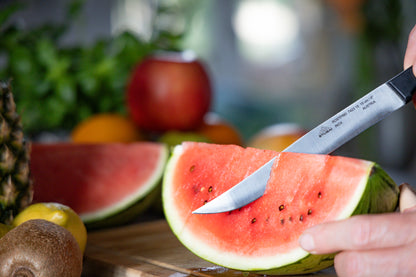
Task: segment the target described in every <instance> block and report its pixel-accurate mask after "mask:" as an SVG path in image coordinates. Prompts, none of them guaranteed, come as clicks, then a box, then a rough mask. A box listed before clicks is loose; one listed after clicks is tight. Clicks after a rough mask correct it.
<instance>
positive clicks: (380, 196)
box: [162, 146, 399, 275]
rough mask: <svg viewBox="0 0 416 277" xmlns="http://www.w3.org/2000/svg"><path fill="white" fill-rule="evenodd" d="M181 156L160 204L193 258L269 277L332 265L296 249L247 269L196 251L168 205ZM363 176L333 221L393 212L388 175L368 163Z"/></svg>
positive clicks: (394, 193)
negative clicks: (288, 255) (280, 258)
mask: <svg viewBox="0 0 416 277" xmlns="http://www.w3.org/2000/svg"><path fill="white" fill-rule="evenodd" d="M181 152H182V148H181V146H177V147H176V148H175V149H174V151H172V153H173V154H172V156H171V157H170V159H169V161H168V163H167V165H166V169H165V174H164V180H163V189H162V201H163V207H164V212H165V217H166V220H167V222H168V224H169V225H170V227H171V229H172V231H173V233H174V234H175V236H176V237H177V238H178V239H179V241H181V243H182V244H183V245H184V246H185V247H187V248H188V249H189V250H190V251H191V252H193V253H194V254H195V255H197V256H199V257H201V258H202V259H204V260H207V261H209V262H212V263H214V264H217V265H220V266H224V267H227V268H231V269H235V270H240V271H250V272H256V273H260V274H270V275H297V274H306V273H312V272H317V271H319V270H322V269H325V268H328V267H330V266H332V265H333V260H334V257H335V254H327V255H313V254H309V253H308V252H306V251H304V250H303V249H301V248H300V247H299V248H298V249H297V250H296V251H294V252H295V254H294V255H295V257H293V258H291V259H289V260H290V262H287V263H286V264H279V263H281V261H276V264H275V265H271V264H270V265H268V266H264V265H263V266H257V267H247V264H246V263H245V262H238V261H237V262H236V261H234V262H233V263H230V261H224V257H221V255H220V254H219V253H217V254H218V255H215V254H214V253H210V252H211V251H208V252H207V251H206V249H203V247H200V248H198V247H196V241H192V239H190V237H191V236H190V234H189V233H188V234H187V232H186V231H187V230H186V227H185V226H184V225H182V226H180V225H179V224H177V222H178V220H179V219H177V215H176V214H175V211H174V210H173V209H171V207H170V206H169V203H168V202H169V197H171V193H170V192H169V190H168V187H169V184H168V182H169V180H170V178H171V176H170V175H171V174H172V172H173V168H174V166H175V163H176V161H177V159H178V158H179V156H180V155H181ZM366 176H367V177H365V178H363V181H362V182H361V184H360V186H359V188H358V189H357V191H356V197H355V198H354V199H356V201H353V202H352V203H351V204H350V205H349V206H348V207H346V208H345V210H344V213H343V214H341V215H340V216H339V218H337V220H341V219H346V218H348V217H351V216H352V215H358V214H372V213H384V212H393V211H394V210H395V209H396V207H397V205H398V195H399V189H398V186H397V185H396V184H395V182H394V181H393V180H392V179H391V178H390V177H389V176H388V174H387V173H386V172H385V171H384V170H383V169H382V168H381V167H380V166H379V165H378V164H376V163H374V162H368V173H367V175H366ZM166 203H168V204H166ZM185 221H186V220H185ZM207 253H209V254H207Z"/></svg>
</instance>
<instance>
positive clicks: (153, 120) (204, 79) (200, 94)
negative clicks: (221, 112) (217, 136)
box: [127, 52, 212, 131]
mask: <svg viewBox="0 0 416 277" xmlns="http://www.w3.org/2000/svg"><path fill="white" fill-rule="evenodd" d="M211 96H212V91H211V83H210V79H209V76H208V73H207V71H206V69H205V67H204V66H203V64H202V63H201V61H199V60H198V59H197V58H196V57H195V55H192V54H191V55H190V54H189V52H170V53H164V54H155V55H153V56H149V57H147V58H145V59H144V60H143V61H142V62H140V63H139V64H138V65H137V66H136V68H135V69H134V70H133V72H132V76H131V79H130V83H129V85H128V90H127V104H128V108H129V111H130V115H131V117H132V119H133V121H134V122H135V123H136V124H137V125H138V126H139V127H140V128H143V129H146V130H150V131H167V130H181V131H184V130H192V129H194V128H196V127H197V126H198V125H199V124H200V123H201V122H202V120H203V118H204V115H205V114H206V113H207V112H208V110H209V108H210V104H211Z"/></svg>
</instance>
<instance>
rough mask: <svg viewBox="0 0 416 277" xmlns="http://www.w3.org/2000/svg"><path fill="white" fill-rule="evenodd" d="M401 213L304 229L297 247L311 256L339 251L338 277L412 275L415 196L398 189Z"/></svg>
mask: <svg viewBox="0 0 416 277" xmlns="http://www.w3.org/2000/svg"><path fill="white" fill-rule="evenodd" d="M401 192H403V196H402V195H401V196H400V202H401V203H400V204H401V205H400V206H401V209H403V210H404V212H402V213H390V214H380V215H360V216H353V217H351V218H349V219H345V220H341V221H334V222H328V223H324V224H320V225H316V226H314V227H312V228H309V229H307V230H306V231H305V232H304V233H303V235H302V236H301V237H300V239H299V243H300V245H301V246H302V247H303V248H304V249H305V250H307V251H308V252H310V253H312V254H325V253H334V252H339V253H338V254H337V255H336V257H335V270H336V272H337V274H338V276H340V277H342V276H354V277H358V276H383V277H388V276H415V273H416V263H414V258H415V257H416V232H415V230H416V208H415V207H416V197H415V195H414V194H413V192H411V190H409V187H408V186H403V185H402V186H401Z"/></svg>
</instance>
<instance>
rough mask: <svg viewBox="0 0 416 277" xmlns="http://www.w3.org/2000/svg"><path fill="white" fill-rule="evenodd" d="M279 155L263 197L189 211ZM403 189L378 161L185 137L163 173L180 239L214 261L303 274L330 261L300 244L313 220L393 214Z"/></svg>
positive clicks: (166, 203) (164, 193) (164, 194)
mask: <svg viewBox="0 0 416 277" xmlns="http://www.w3.org/2000/svg"><path fill="white" fill-rule="evenodd" d="M273 156H278V157H277V159H276V162H275V164H274V166H273V169H272V173H271V178H270V180H269V182H268V187H267V189H266V192H265V194H264V195H263V196H262V197H261V198H259V199H258V200H256V201H254V202H252V203H250V204H248V205H247V206H245V207H242V208H240V209H239V210H234V211H231V212H226V213H220V214H207V215H201V214H192V213H191V212H192V211H193V210H195V209H196V208H198V207H200V206H201V205H204V203H206V202H207V201H210V200H212V199H214V198H215V197H217V196H218V195H220V194H221V193H223V192H224V191H225V190H227V189H229V188H230V187H232V186H234V185H235V184H237V183H238V182H239V181H241V180H242V179H243V178H245V177H246V176H248V175H249V174H251V173H252V172H254V171H255V170H256V169H257V168H259V167H260V166H261V165H263V164H264V163H265V162H267V161H268V160H270V159H271V158H272V157H273ZM398 193H399V190H398V187H397V186H396V184H395V183H394V182H393V180H392V179H391V178H390V177H389V176H388V175H387V174H386V173H385V172H384V171H383V170H382V169H381V168H380V167H379V166H378V165H377V164H375V163H373V162H369V161H364V160H359V159H353V158H346V157H337V156H329V155H311V154H297V153H278V152H273V151H269V150H260V149H254V148H242V147H239V146H235V145H215V144H206V143H191V142H186V143H183V144H182V145H179V146H177V147H175V149H174V151H173V154H172V156H171V158H170V160H169V162H168V165H167V167H166V170H165V175H164V181H163V187H162V200H163V207H164V212H165V215H166V218H167V220H168V223H169V225H170V227H171V228H172V231H173V232H174V234H175V235H176V236H177V237H178V239H179V240H180V241H181V242H182V243H183V244H184V245H185V246H186V247H187V248H188V249H189V250H190V251H192V252H193V253H195V254H196V255H198V256H200V257H201V258H203V259H206V260H208V261H210V262H212V263H215V264H218V265H221V266H224V267H228V268H233V269H237V270H242V271H255V272H259V273H262V274H283V275H289V274H304V273H310V272H315V271H319V270H321V269H324V268H327V267H330V266H331V265H333V258H334V254H329V255H311V254H309V253H307V252H306V251H304V250H303V249H302V248H301V247H300V246H299V244H298V238H299V236H300V235H301V234H302V232H303V231H304V230H305V229H306V228H308V227H310V226H313V225H315V224H318V223H322V222H326V221H331V220H339V219H344V218H347V217H350V216H351V215H354V214H363V213H381V212H390V211H394V210H395V209H396V206H397V202H398Z"/></svg>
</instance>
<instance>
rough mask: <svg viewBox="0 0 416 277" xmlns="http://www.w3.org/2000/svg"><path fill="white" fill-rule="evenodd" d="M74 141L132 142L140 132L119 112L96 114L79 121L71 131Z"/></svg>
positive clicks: (137, 138)
mask: <svg viewBox="0 0 416 277" xmlns="http://www.w3.org/2000/svg"><path fill="white" fill-rule="evenodd" d="M71 140H72V141H73V142H75V143H106V142H124V143H127V142H134V141H138V140H142V134H141V133H140V131H139V130H138V128H137V127H136V125H135V124H134V123H133V121H132V120H130V119H129V118H127V117H124V116H122V115H119V114H111V113H108V114H96V115H93V116H91V117H89V118H87V119H86V120H84V121H82V122H81V123H79V124H78V125H77V126H76V127H75V128H74V129H73V131H72V133H71Z"/></svg>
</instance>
